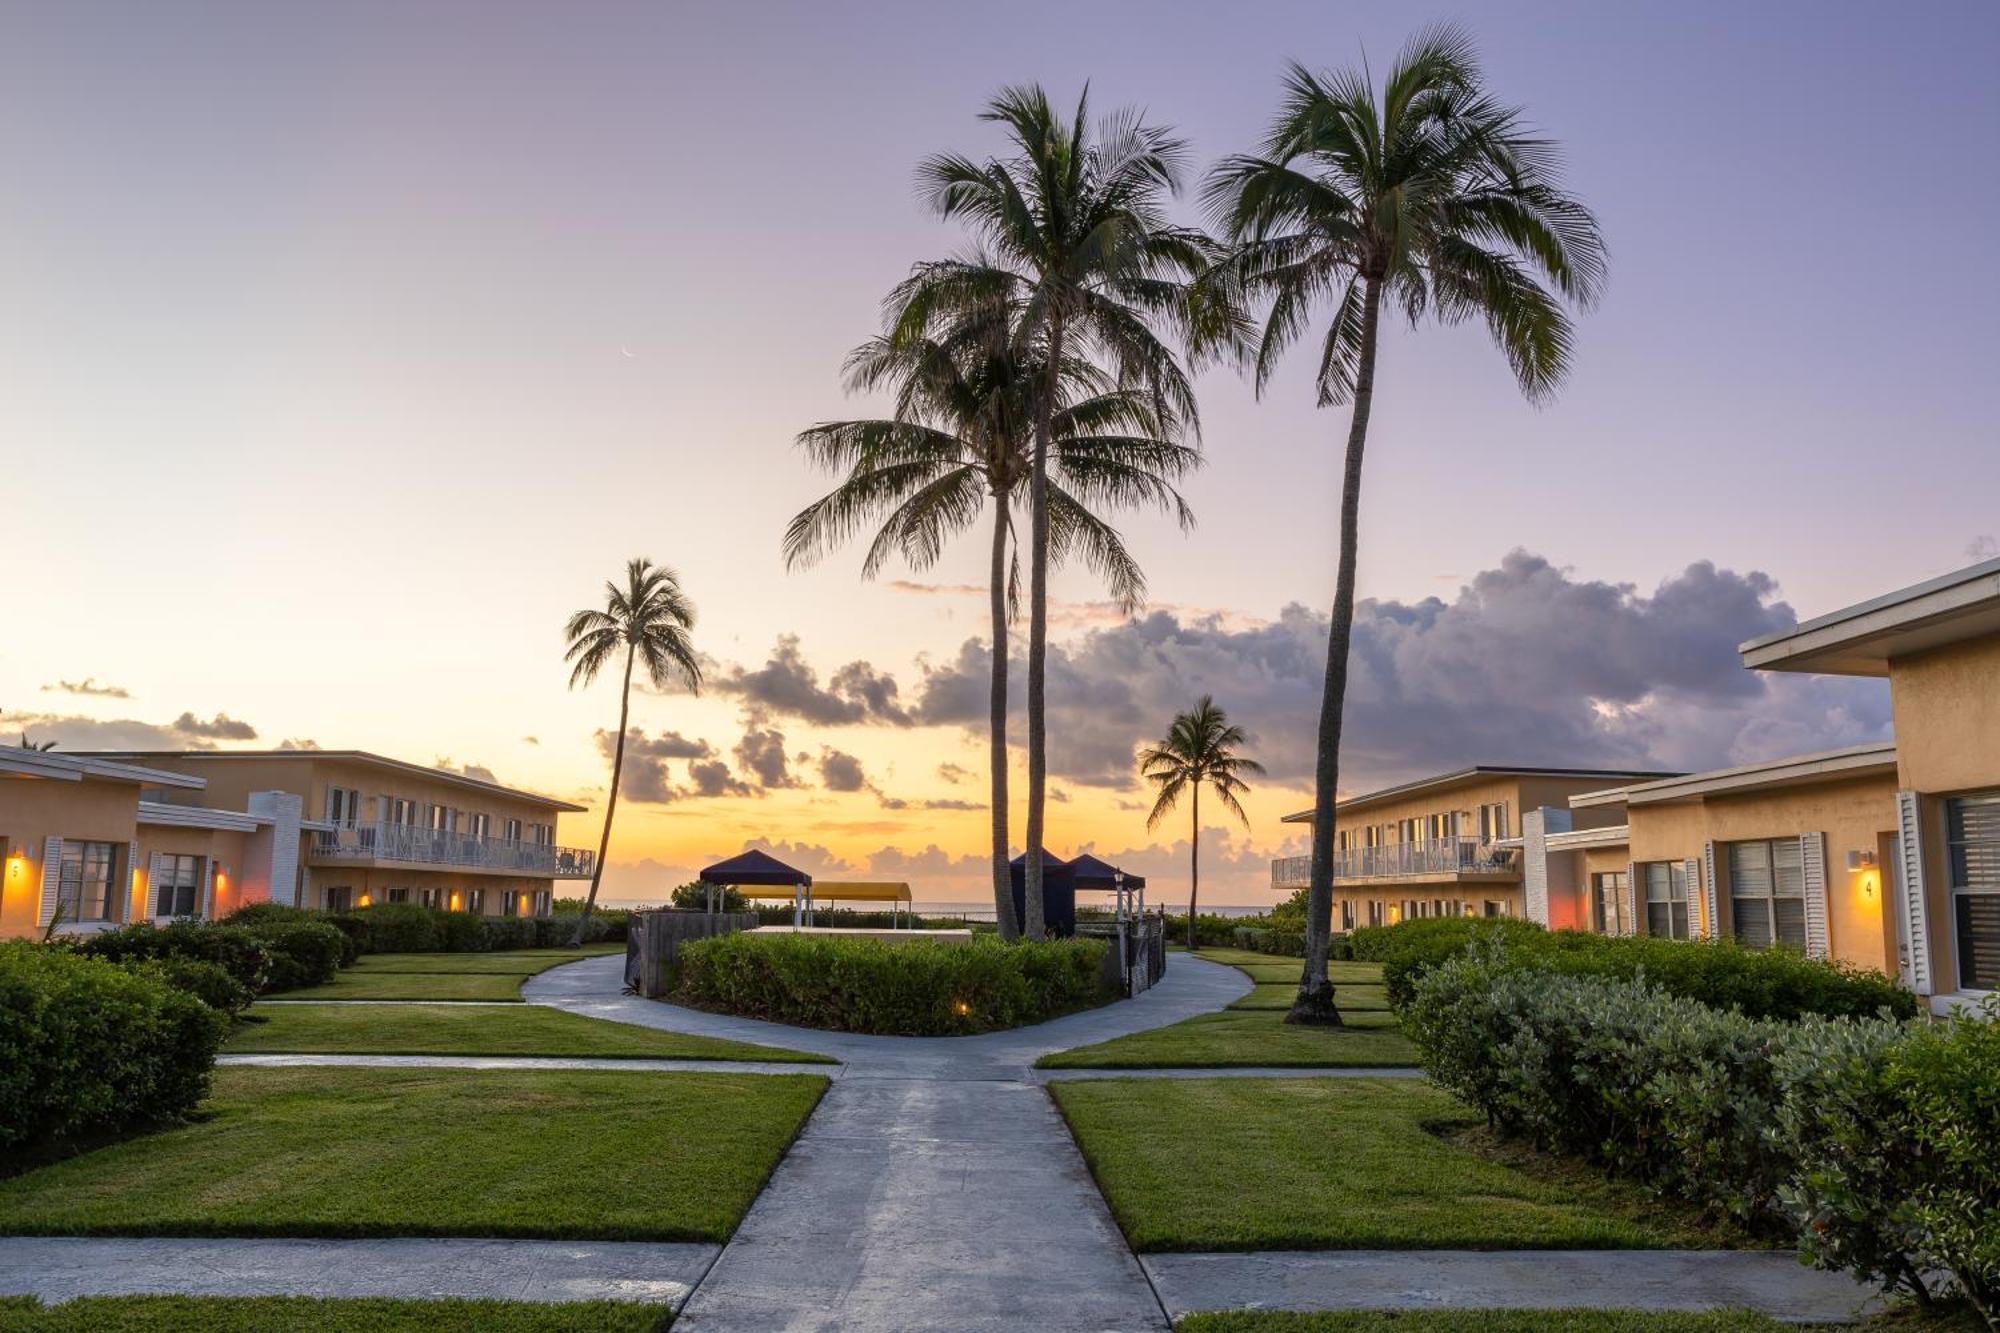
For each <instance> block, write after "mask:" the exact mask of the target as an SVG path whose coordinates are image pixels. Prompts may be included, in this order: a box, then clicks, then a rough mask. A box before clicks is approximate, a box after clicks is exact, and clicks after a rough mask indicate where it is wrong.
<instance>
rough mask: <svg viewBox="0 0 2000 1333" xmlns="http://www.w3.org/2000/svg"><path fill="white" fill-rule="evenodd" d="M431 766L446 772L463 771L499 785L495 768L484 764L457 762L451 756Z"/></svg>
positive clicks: (472, 776)
mask: <svg viewBox="0 0 2000 1333" xmlns="http://www.w3.org/2000/svg"><path fill="white" fill-rule="evenodd" d="M431 767H432V768H436V769H442V770H443V771H444V772H446V773H463V774H464V775H465V776H466V777H468V778H476V779H478V780H479V781H481V782H491V783H495V784H496V785H497V784H498V783H499V781H500V779H499V778H496V777H494V776H493V770H492V769H490V768H488V767H486V765H484V764H455V763H453V762H452V761H451V760H450V759H449V758H441V759H439V760H438V761H437V762H436V763H434V764H432V765H431Z"/></svg>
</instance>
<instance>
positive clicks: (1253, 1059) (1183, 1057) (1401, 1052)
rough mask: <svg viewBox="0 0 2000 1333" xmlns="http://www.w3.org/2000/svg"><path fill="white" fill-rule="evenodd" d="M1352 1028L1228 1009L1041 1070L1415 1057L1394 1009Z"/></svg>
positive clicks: (1342, 1063)
mask: <svg viewBox="0 0 2000 1333" xmlns="http://www.w3.org/2000/svg"><path fill="white" fill-rule="evenodd" d="M1346 1017H1347V1026H1345V1027H1338V1028H1311V1027H1290V1026H1288V1025H1286V1024H1285V1023H1284V1022H1283V1021H1282V1020H1283V1018H1284V1014H1283V1012H1282V1011H1277V1010H1270V1009H1225V1010H1223V1011H1222V1012H1221V1013H1217V1014H1201V1015H1199V1016H1197V1017H1194V1018H1189V1019H1185V1020H1183V1021H1181V1022H1179V1023H1174V1024H1172V1025H1170V1026H1168V1027H1163V1028H1154V1029H1153V1030H1152V1031H1150V1032H1135V1033H1133V1034H1132V1035H1130V1036H1128V1037H1113V1038H1112V1039H1111V1040H1110V1041H1101V1042H1098V1043H1097V1044H1096V1045H1095V1046H1079V1047H1077V1048H1076V1049H1075V1050H1071V1051H1057V1052H1056V1053H1055V1054H1054V1055H1045V1056H1043V1057H1042V1058H1041V1059H1040V1060H1039V1061H1037V1062H1036V1063H1037V1064H1038V1065H1039V1066H1040V1067H1041V1068H1043V1069H1229V1068H1242V1067H1244V1066H1251V1065H1273V1066H1283V1067H1287V1068H1329V1069H1331V1068H1352V1069H1384V1068H1391V1067H1395V1066H1402V1065H1414V1064H1415V1063H1417V1050H1416V1047H1414V1046H1412V1045H1411V1044H1410V1039H1409V1038H1408V1037H1405V1036H1404V1035H1403V1031H1402V1029H1401V1028H1400V1027H1398V1026H1397V1025H1396V1016H1395V1015H1394V1014H1389V1013H1382V1012H1364V1011H1357V1012H1355V1013H1351V1014H1348V1015H1347V1016H1346Z"/></svg>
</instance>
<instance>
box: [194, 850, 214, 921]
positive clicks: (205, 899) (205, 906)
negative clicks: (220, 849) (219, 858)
mask: <svg viewBox="0 0 2000 1333" xmlns="http://www.w3.org/2000/svg"><path fill="white" fill-rule="evenodd" d="M201 866H202V870H201V908H200V912H199V913H198V915H199V916H200V917H201V919H202V920H203V921H211V920H213V919H214V918H215V858H214V857H212V856H204V857H203V858H202V859H201Z"/></svg>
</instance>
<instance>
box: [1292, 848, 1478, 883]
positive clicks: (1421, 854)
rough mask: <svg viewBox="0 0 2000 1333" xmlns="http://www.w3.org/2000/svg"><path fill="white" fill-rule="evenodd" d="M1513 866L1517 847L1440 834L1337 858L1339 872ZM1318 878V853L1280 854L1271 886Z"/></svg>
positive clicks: (1452, 871)
mask: <svg viewBox="0 0 2000 1333" xmlns="http://www.w3.org/2000/svg"><path fill="white" fill-rule="evenodd" d="M1512 868H1513V853H1512V852H1511V851H1508V850H1506V849H1504V848H1498V847H1493V846H1491V845H1489V844H1487V843H1483V842H1481V841H1480V840H1479V839H1477V838H1438V839H1434V840H1432V841H1429V842H1392V843H1389V844H1387V845H1386V846H1382V847H1352V848H1349V849H1348V850H1347V851H1344V852H1337V853H1335V854H1334V858H1333V877H1334V878H1335V879H1336V880H1342V879H1387V878H1390V877H1392V876H1399V875H1456V874H1460V873H1463V872H1471V873H1475V874H1476V873H1487V874H1492V873H1497V872H1500V871H1505V870H1511V869H1512ZM1311 881H1312V858H1311V857H1309V856H1280V857H1277V858H1276V859H1274V860H1273V861H1272V862H1271V887H1272V888H1274V889H1300V888H1304V887H1305V886H1306V885H1307V884H1309V883H1311Z"/></svg>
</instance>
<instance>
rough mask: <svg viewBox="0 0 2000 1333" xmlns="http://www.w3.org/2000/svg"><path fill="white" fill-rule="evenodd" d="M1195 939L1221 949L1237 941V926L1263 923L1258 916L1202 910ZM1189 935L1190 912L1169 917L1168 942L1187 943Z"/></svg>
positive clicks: (1196, 927)
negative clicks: (1221, 913)
mask: <svg viewBox="0 0 2000 1333" xmlns="http://www.w3.org/2000/svg"><path fill="white" fill-rule="evenodd" d="M1194 920H1195V927H1194V929H1195V941H1196V943H1198V944H1199V945H1201V946H1202V947H1203V948H1210V949H1219V948H1224V947H1226V946H1228V945H1231V944H1234V943H1235V942H1236V930H1237V927H1239V926H1243V925H1251V926H1256V925H1259V924H1261V919H1260V918H1257V917H1240V916H1216V915H1215V914H1214V913H1212V912H1200V913H1197V914H1196V916H1195V919H1194ZM1187 937H1188V914H1187V913H1186V912H1181V913H1178V914H1169V915H1168V917H1167V943H1169V944H1186V943H1187Z"/></svg>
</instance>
